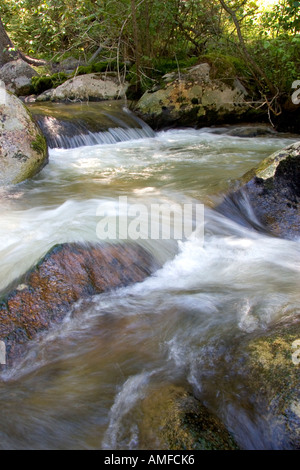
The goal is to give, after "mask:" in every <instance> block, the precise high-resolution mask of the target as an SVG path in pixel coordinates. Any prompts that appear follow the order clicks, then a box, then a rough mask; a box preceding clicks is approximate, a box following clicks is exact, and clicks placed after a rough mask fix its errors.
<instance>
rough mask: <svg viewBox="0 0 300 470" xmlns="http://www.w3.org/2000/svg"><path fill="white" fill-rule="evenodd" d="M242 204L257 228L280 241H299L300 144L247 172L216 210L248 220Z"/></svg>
mask: <svg viewBox="0 0 300 470" xmlns="http://www.w3.org/2000/svg"><path fill="white" fill-rule="evenodd" d="M245 201H246V204H248V206H250V207H251V214H253V215H254V216H255V218H256V220H257V223H258V224H257V227H258V228H259V229H263V230H266V231H268V232H271V233H272V234H274V235H277V236H279V237H282V238H288V239H296V238H299V236H300V142H296V143H294V144H292V145H289V146H288V147H286V148H284V149H283V150H279V151H278V152H275V153H273V154H272V155H271V156H270V157H268V158H266V159H264V160H263V161H262V162H261V164H260V165H259V166H258V167H257V168H254V169H252V170H250V171H249V172H248V173H246V175H244V177H243V178H242V179H241V180H240V181H239V182H238V183H237V188H236V189H235V190H234V191H232V192H231V193H230V194H229V195H227V196H226V197H225V199H224V201H223V202H222V203H221V204H220V205H219V207H218V210H219V211H221V212H223V213H226V215H227V216H231V217H233V218H235V217H236V216H237V219H238V218H239V215H241V214H242V216H244V217H247V213H246V212H245ZM248 212H249V211H248ZM250 222H253V219H252V221H250Z"/></svg>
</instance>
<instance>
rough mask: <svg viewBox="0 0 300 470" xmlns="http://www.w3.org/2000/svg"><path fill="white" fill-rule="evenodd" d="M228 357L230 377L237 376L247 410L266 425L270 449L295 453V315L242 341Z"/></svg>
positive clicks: (298, 345)
mask: <svg viewBox="0 0 300 470" xmlns="http://www.w3.org/2000/svg"><path fill="white" fill-rule="evenodd" d="M232 358H233V361H232V363H231V366H230V367H231V374H232V373H234V374H235V377H236V380H238V379H237V378H238V377H239V380H240V381H241V382H242V383H243V387H244V388H245V390H246V393H247V396H248V397H249V398H248V399H249V403H250V405H251V407H253V408H254V409H255V413H256V415H257V416H259V417H260V418H261V419H263V420H264V423H266V425H267V428H268V429H266V430H265V433H266V434H267V435H269V439H270V448H272V449H281V450H293V449H294V450H296V449H297V450H299V449H300V318H299V316H298V317H297V316H295V317H294V318H293V319H290V320H289V321H288V322H287V321H286V322H282V323H281V324H278V325H276V326H275V327H273V328H270V329H269V330H268V331H267V332H265V333H264V334H260V335H257V336H252V337H250V338H249V339H248V340H246V339H244V342H243V344H242V346H241V347H240V348H238V352H237V351H236V352H235V354H234V355H233V357H232ZM240 393H241V389H240Z"/></svg>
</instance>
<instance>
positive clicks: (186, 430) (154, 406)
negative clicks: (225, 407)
mask: <svg viewBox="0 0 300 470" xmlns="http://www.w3.org/2000/svg"><path fill="white" fill-rule="evenodd" d="M142 409H143V414H144V422H143V424H142V426H141V429H142V430H145V429H146V430H147V431H146V432H145V435H143V436H142V440H143V441H144V442H145V443H147V444H146V446H147V445H149V441H150V442H151V439H152V436H151V433H153V435H155V436H159V440H160V442H159V443H157V445H158V446H159V448H160V449H169V450H236V449H237V445H236V444H235V442H234V440H233V438H232V436H231V434H230V433H229V432H228V431H227V429H226V428H225V427H224V425H223V424H222V422H221V421H220V420H219V419H218V418H217V417H216V416H214V415H213V414H211V413H210V412H209V411H208V410H207V408H206V407H205V406H203V405H202V404H201V402H199V401H198V400H196V398H194V397H193V395H192V394H191V393H190V392H188V391H186V390H185V389H184V388H182V387H181V386H176V385H166V386H162V387H160V388H159V389H157V390H154V391H153V392H152V393H150V394H149V395H148V397H147V398H146V399H145V400H144V402H143V403H142Z"/></svg>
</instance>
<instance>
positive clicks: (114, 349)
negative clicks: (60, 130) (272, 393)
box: [0, 104, 300, 450]
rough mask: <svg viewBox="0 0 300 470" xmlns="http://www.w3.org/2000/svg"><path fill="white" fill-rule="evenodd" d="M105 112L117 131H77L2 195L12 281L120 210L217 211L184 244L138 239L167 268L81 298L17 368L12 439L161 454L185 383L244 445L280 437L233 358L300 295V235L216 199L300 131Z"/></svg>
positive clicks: (5, 258) (2, 432)
mask: <svg viewBox="0 0 300 470" xmlns="http://www.w3.org/2000/svg"><path fill="white" fill-rule="evenodd" d="M97 106H99V111H98V112H99V113H101V112H102V113H103V114H105V115H106V117H107V114H108V115H111V116H113V120H114V124H115V126H117V127H115V128H114V130H109V131H108V132H106V131H103V132H102V131H99V129H96V130H95V132H91V133H90V137H89V138H87V137H82V136H81V137H80V136H79V137H78V136H77V137H76V135H69V136H63V137H62V136H61V138H59V139H57V140H56V141H54V143H53V148H50V149H49V164H48V165H47V166H46V167H45V168H44V169H43V170H42V171H41V173H40V174H38V175H37V176H36V177H35V178H34V179H32V180H30V181H26V182H25V183H23V184H19V185H17V186H15V187H9V188H2V189H1V192H0V197H1V209H2V210H1V214H0V221H1V223H0V259H1V270H0V289H1V291H2V292H5V290H6V289H7V288H8V286H9V285H10V284H11V283H12V282H13V281H14V280H15V279H17V278H18V277H19V276H20V275H22V274H23V273H25V272H26V271H27V270H28V269H29V268H31V267H32V266H33V265H34V264H35V263H37V262H38V261H39V260H40V258H41V257H43V256H44V255H45V254H46V253H47V251H48V250H49V249H50V248H51V247H53V245H55V244H56V243H62V242H73V241H76V242H85V241H89V242H98V241H99V230H98V229H97V227H99V221H100V215H99V214H100V212H101V211H103V210H104V209H105V210H106V211H107V214H108V217H111V218H112V219H111V220H113V217H114V216H115V214H116V213H117V214H119V215H120V214H121V215H120V216H124V212H125V211H126V210H128V206H132V207H137V206H136V205H139V206H140V207H142V208H143V209H144V210H147V209H149V210H150V208H151V207H152V205H153V204H168V205H172V204H176V205H177V207H179V206H182V205H184V204H187V205H189V206H190V207H191V206H193V207H195V206H196V205H199V206H201V207H202V206H203V205H204V221H203V224H202V225H201V223H200V226H199V227H200V228H199V227H198V228H199V231H197V230H195V231H191V233H190V234H188V235H187V236H186V237H182V239H175V237H173V238H172V237H169V239H168V237H166V238H165V239H163V238H159V239H151V237H150V236H147V234H146V233H143V234H142V235H143V236H141V237H139V238H137V239H136V240H134V243H139V244H140V245H142V246H143V247H145V248H146V249H147V250H148V251H149V252H151V253H152V254H153V256H154V257H155V259H156V260H157V261H158V263H159V265H160V268H159V269H158V271H157V272H155V273H154V274H153V275H152V276H151V277H150V278H147V279H146V280H145V281H143V282H142V283H138V284H134V285H131V286H128V287H124V288H122V289H118V290H116V291H112V292H109V293H105V294H101V295H97V296H95V297H93V298H92V299H90V300H89V301H88V300H86V301H84V302H83V301H82V302H79V303H78V304H76V305H75V306H74V308H72V311H71V312H70V314H69V315H68V316H67V317H66V318H65V320H64V322H63V323H62V324H60V325H56V326H54V327H53V328H51V329H50V330H49V331H48V332H47V333H44V334H42V335H40V336H39V337H38V338H37V339H36V340H34V341H32V344H30V346H28V351H27V353H26V355H25V356H24V358H22V360H21V361H20V362H18V363H17V364H15V365H14V367H12V368H11V369H9V370H6V371H4V372H2V375H1V380H0V400H1V409H0V423H1V425H0V449H32V448H34V449H131V450H135V449H159V448H160V441H159V438H158V436H156V435H154V434H153V432H152V429H151V419H150V418H151V413H153V410H152V409H151V395H152V394H153V392H154V391H156V390H161V394H162V398H161V399H162V400H164V399H167V397H164V396H163V394H164V390H165V391H166V393H167V390H168V386H170V385H178V386H182V387H184V388H186V389H190V390H192V391H193V393H194V394H195V396H197V397H198V398H199V399H201V400H202V401H203V402H204V403H205V404H206V405H207V406H208V407H209V408H210V409H211V410H212V411H214V412H215V413H216V414H217V415H218V416H219V417H220V418H221V419H222V421H223V422H224V424H225V425H226V426H227V428H228V429H229V430H230V431H231V432H232V434H233V436H234V438H235V440H236V442H237V443H238V444H239V445H240V446H241V447H242V448H243V449H269V448H272V447H276V443H274V442H273V441H272V430H271V429H269V428H268V425H266V423H264V426H262V423H261V420H260V417H259V416H257V415H256V414H255V412H254V411H253V410H252V409H251V410H250V409H249V407H248V405H247V401H245V399H244V398H241V395H242V393H241V388H242V387H243V384H240V383H237V378H236V377H235V376H234V375H233V376H231V377H230V376H229V377H228V376H226V379H225V377H224V375H223V371H222V367H221V366H220V361H219V359H220V357H223V356H224V355H226V351H227V346H228V345H229V344H231V343H232V342H233V341H236V340H237V339H241V338H243V337H244V336H245V335H247V334H248V333H252V332H255V331H260V330H263V329H265V328H266V327H267V326H268V325H270V324H272V323H273V322H276V321H278V320H279V319H280V318H281V317H282V316H283V315H288V314H289V312H290V311H292V309H293V308H294V307H295V306H297V305H299V301H300V294H299V284H300V245H299V242H298V241H291V240H284V239H280V238H276V237H273V236H271V235H269V234H268V233H266V232H265V231H264V230H261V231H260V230H257V225H255V224H253V226H252V225H251V223H249V217H250V218H251V208H250V207H247V203H246V201H245V213H247V220H240V221H237V220H234V221H233V220H231V219H230V218H228V217H227V216H226V214H221V213H219V212H218V211H216V210H215V209H214V207H215V206H216V204H217V203H218V202H219V201H220V200H221V196H222V194H224V193H226V191H228V189H229V188H230V187H232V185H233V184H234V182H235V181H236V180H237V179H238V178H240V177H241V176H242V175H243V174H244V173H246V172H247V171H248V170H250V169H251V168H253V167H255V166H256V165H257V164H258V163H259V162H260V161H261V160H262V159H263V158H265V157H266V156H268V155H270V154H272V153H273V152H274V151H276V150H278V149H281V148H284V147H285V146H287V145H288V144H290V143H293V142H296V141H297V140H299V136H295V135H288V134H276V133H274V134H272V133H270V134H268V135H265V136H261V137H251V138H250V137H249V138H246V137H237V136H234V135H230V134H232V133H230V132H229V131H230V130H232V129H233V126H231V127H230V126H225V127H218V128H202V129H197V130H196V129H191V128H186V129H171V130H164V131H159V132H153V131H152V130H151V129H150V128H148V127H147V126H146V125H142V124H141V123H140V122H139V121H137V120H136V121H135V122H136V125H135V124H132V123H130V125H129V124H126V123H128V121H127V120H126V119H125V117H126V113H127V111H124V110H123V109H122V106H121V104H120V105H119V106H120V107H119V111H118V113H117V114H116V113H113V112H111V113H110V111H109V104H105V105H97ZM101 106H102V108H101ZM93 112H94V111H93ZM127 115H128V113H127ZM93 116H94V114H93ZM94 119H97V115H95V116H94ZM131 119H133V120H134V116H133V117H131ZM124 122H126V123H125V124H124ZM118 126H119V127H118ZM72 132H75V131H72ZM101 132H102V133H101ZM104 132H106V134H105V133H104ZM95 136H96V137H95ZM78 145H79V146H78ZM63 147H69V148H63ZM125 201H126V203H127V204H124V202H125ZM249 214H250V215H249ZM125 215H126V214H125ZM190 216H191V218H192V219H193V220H191V221H190V222H191V224H192V226H193V227H194V225H195V214H194V213H191V214H190ZM166 222H168V221H166ZM200 222H201V221H200ZM254 222H255V221H254ZM163 223H164V220H162V224H163ZM193 224H194V225H193ZM203 231H204V236H203ZM141 233H142V232H141ZM123 241H124V240H117V241H116V240H113V239H109V240H108V241H107V242H108V243H119V242H123ZM229 360H230V359H229ZM243 396H244V395H243ZM147 399H148V401H147V403H148V406H145V400H147ZM153 406H154V405H153ZM147 413H149V416H147ZM270 426H271V425H270Z"/></svg>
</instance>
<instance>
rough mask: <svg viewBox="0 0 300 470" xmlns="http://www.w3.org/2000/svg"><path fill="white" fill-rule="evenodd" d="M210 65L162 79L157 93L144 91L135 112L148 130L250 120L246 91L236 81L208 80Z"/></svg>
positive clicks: (251, 112)
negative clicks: (147, 126)
mask: <svg viewBox="0 0 300 470" xmlns="http://www.w3.org/2000/svg"><path fill="white" fill-rule="evenodd" d="M209 72H210V66H209V64H205V63H204V64H199V65H197V66H195V67H191V68H189V69H186V70H185V71H183V72H182V73H181V74H180V75H179V74H178V73H172V74H167V75H165V77H163V78H164V82H163V84H162V85H161V87H160V89H159V90H157V89H155V91H154V92H153V91H152V90H150V91H147V92H146V93H145V94H144V95H143V96H142V97H141V99H140V100H139V102H138V103H137V105H136V109H135V111H136V112H137V113H138V114H139V115H140V116H141V117H142V118H143V119H144V120H145V121H146V122H147V123H148V124H150V126H151V127H153V128H155V129H158V128H161V127H165V126H174V125H176V126H178V125H181V126H182V125H184V126H187V125H188V126H201V125H211V124H222V123H232V122H239V121H241V120H242V119H246V116H247V118H248V119H250V117H251V115H253V111H252V110H251V109H250V107H249V105H248V104H247V103H246V96H247V91H246V90H245V88H244V87H243V86H242V84H241V83H240V82H239V81H238V80H237V79H236V80H232V83H231V84H230V85H229V84H226V83H224V82H223V81H222V80H220V79H211V78H210V75H209Z"/></svg>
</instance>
